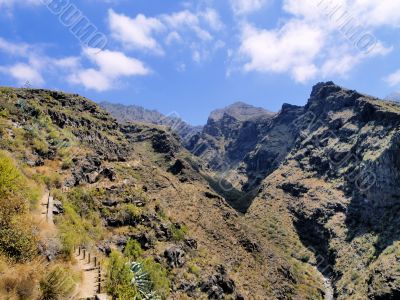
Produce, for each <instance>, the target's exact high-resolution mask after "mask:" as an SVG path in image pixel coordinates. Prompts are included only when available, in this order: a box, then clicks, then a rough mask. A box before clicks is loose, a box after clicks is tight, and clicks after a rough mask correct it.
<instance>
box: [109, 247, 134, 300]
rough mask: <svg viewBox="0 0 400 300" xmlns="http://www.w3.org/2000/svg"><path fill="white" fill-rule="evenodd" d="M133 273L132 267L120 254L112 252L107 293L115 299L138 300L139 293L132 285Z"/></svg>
mask: <svg viewBox="0 0 400 300" xmlns="http://www.w3.org/2000/svg"><path fill="white" fill-rule="evenodd" d="M132 279H133V273H132V271H131V270H130V265H129V262H128V260H127V259H125V258H124V257H123V256H122V255H121V254H120V253H118V252H115V251H113V252H111V254H110V260H109V265H108V270H107V292H108V293H109V294H110V295H111V296H112V297H113V299H121V300H130V299H137V296H138V292H137V290H136V288H135V286H134V285H132V284H131V282H132Z"/></svg>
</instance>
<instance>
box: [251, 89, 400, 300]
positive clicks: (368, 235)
mask: <svg viewBox="0 0 400 300" xmlns="http://www.w3.org/2000/svg"><path fill="white" fill-rule="evenodd" d="M293 125H294V127H295V128H296V130H297V133H296V132H294V133H295V135H294V137H295V138H294V142H293V143H292V147H291V149H290V150H289V151H288V152H287V155H286V156H285V158H284V160H283V161H282V162H283V163H281V164H280V165H279V166H278V167H277V168H276V169H275V171H274V172H273V173H272V174H270V175H269V176H267V177H266V178H264V179H263V181H262V183H261V187H262V188H261V192H260V194H259V195H258V197H257V199H256V200H255V202H254V203H253V205H252V206H251V207H250V209H249V218H251V217H252V216H253V217H255V216H257V217H258V218H259V217H260V215H263V214H264V215H265V216H267V215H269V214H270V213H269V212H267V211H266V210H267V208H266V207H267V206H268V207H269V208H270V206H269V205H266V202H265V199H268V201H274V202H277V203H280V204H281V205H282V206H283V207H285V208H287V209H288V210H289V215H290V217H291V218H292V222H293V225H294V227H295V229H296V231H297V234H298V236H299V237H300V240H301V241H302V243H303V244H304V245H306V246H307V247H308V248H309V249H312V251H313V252H314V254H315V255H316V256H317V257H318V258H317V262H316V263H318V265H319V267H320V269H321V270H324V272H326V273H327V274H328V275H329V276H331V277H332V278H333V284H334V287H335V290H336V293H337V296H338V299H350V298H352V297H353V298H355V299H357V298H360V299H367V298H370V299H394V298H395V297H396V295H397V293H398V290H399V288H400V285H399V284H398V283H394V282H400V277H399V276H400V274H398V272H396V271H395V267H393V266H394V265H396V264H397V265H398V261H397V263H395V262H394V260H393V259H394V257H393V255H392V254H388V253H387V252H385V250H386V251H388V250H387V249H390V248H389V247H391V245H393V241H397V240H398V239H399V238H400V232H399V230H398V228H399V225H400V218H399V215H398V210H397V207H398V199H399V195H400V187H399V185H398V182H399V179H400V178H399V176H400V171H399V169H400V168H399V166H400V165H399V160H398V153H400V152H399V149H400V143H399V142H400V137H399V133H398V132H399V129H400V106H398V105H397V104H395V103H391V102H385V101H381V100H378V99H375V98H372V97H369V96H365V95H362V94H360V93H357V92H356V91H351V90H346V89H343V88H341V87H339V86H337V85H335V84H333V83H332V82H327V83H320V84H317V85H316V86H315V87H314V88H313V91H312V93H311V96H310V99H309V101H308V103H307V105H306V106H305V107H304V109H303V112H302V113H301V114H300V115H299V116H298V118H297V119H296V120H294V122H293ZM278 213H281V212H278V211H276V212H275V214H278ZM394 247H396V246H394ZM389 253H390V252H389ZM387 261H392V263H391V264H390V263H387ZM383 265H384V266H385V267H382V266H383Z"/></svg>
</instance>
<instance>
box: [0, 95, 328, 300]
mask: <svg viewBox="0 0 400 300" xmlns="http://www.w3.org/2000/svg"><path fill="white" fill-rule="evenodd" d="M0 97H1V102H0V103H1V110H0V111H1V114H0V115H1V137H2V138H1V149H2V151H3V152H2V156H3V158H2V161H4V162H5V163H6V165H7V166H8V168H11V169H12V170H15V172H19V173H20V174H21V178H22V179H23V180H22V179H21V180H22V183H20V184H22V186H24V188H25V187H26V189H27V193H28V192H29V193H28V194H29V197H28V196H24V195H25V193H24V194H22V195H21V194H20V190H21V189H20V188H13V189H10V190H8V192H9V193H11V194H12V195H13V197H14V198H15V199H18V201H20V202H21V203H23V204H24V205H26V210H24V211H21V210H18V214H17V215H16V216H15V217H12V218H11V219H10V220H8V219H5V214H3V215H2V220H1V221H2V222H3V223H4V222H6V221H7V220H8V221H7V226H6V227H4V229H3V228H2V235H0V237H1V238H2V239H1V241H0V252H1V266H2V267H1V269H0V282H1V283H2V284H1V286H0V289H1V294H2V295H5V297H6V299H22V298H24V299H26V298H27V297H28V299H29V298H30V299H38V298H41V297H44V295H45V294H46V293H59V294H60V295H67V294H69V293H72V291H73V290H75V289H76V288H78V287H79V282H80V280H81V279H80V278H81V275H80V274H79V273H77V271H76V266H77V265H76V260H75V258H74V255H73V253H74V248H76V247H79V246H81V247H85V248H86V249H89V250H90V251H91V252H92V253H97V254H96V255H97V256H98V257H100V258H101V259H100V260H101V261H102V265H103V267H104V270H105V272H106V282H105V284H106V285H105V286H103V292H107V293H109V294H110V295H113V296H114V297H116V298H119V299H124V297H131V296H133V295H134V294H135V293H136V295H138V294H137V291H136V290H135V289H134V288H133V287H132V286H131V284H130V279H129V278H130V276H131V275H129V274H130V273H129V271H128V270H126V269H125V268H126V267H124V266H127V265H126V264H125V263H124V262H127V261H131V262H132V261H136V262H139V263H141V264H142V268H143V269H144V271H145V272H146V274H148V275H147V276H149V282H150V287H149V288H151V289H152V290H153V292H154V293H155V294H157V295H158V296H160V297H161V298H163V299H186V298H191V299H206V298H209V299H223V298H224V299H243V298H244V299H251V298H252V297H254V298H256V299H263V298H271V299H273V298H277V299H289V298H291V297H295V296H297V297H301V298H304V297H306V296H307V295H314V296H312V297H314V298H315V299H318V298H319V299H322V295H323V293H324V291H323V286H322V285H321V283H320V278H319V277H318V273H317V272H316V271H315V270H313V268H312V267H311V266H310V265H304V266H301V265H299V264H298V263H296V261H295V260H293V258H291V257H290V256H287V255H286V254H284V253H282V251H281V250H280V249H279V248H277V247H276V246H275V245H272V244H270V243H265V244H261V243H260V242H259V241H261V239H262V237H261V236H260V235H259V233H258V229H257V228H253V227H251V226H249V225H248V224H247V221H246V219H245V218H244V217H243V216H242V215H240V214H238V213H237V212H236V211H235V210H233V209H232V208H230V207H229V205H228V204H227V203H226V202H225V200H224V199H223V198H221V197H220V196H218V194H217V193H216V192H214V191H213V189H212V187H211V186H210V184H209V182H208V181H207V180H206V179H208V180H209V179H210V176H211V175H210V174H213V173H212V171H211V170H207V169H206V168H204V167H203V166H202V162H201V161H198V159H197V158H195V157H193V156H192V155H191V154H190V153H189V152H187V151H186V150H185V149H184V148H183V147H182V146H181V145H180V143H179V140H178V138H177V137H176V135H175V134H173V133H171V132H168V131H166V129H165V128H163V127H157V126H150V125H144V124H138V123H129V124H125V125H119V124H118V123H117V122H116V120H115V119H114V118H112V117H111V116H110V115H109V114H107V113H106V112H105V111H103V110H102V109H100V108H99V107H98V106H97V105H96V104H95V103H93V102H91V101H89V100H87V99H85V98H82V97H80V96H78V95H71V94H64V93H60V92H53V91H47V90H28V89H11V88H2V89H1V94H0ZM28 183H29V185H28ZM30 186H32V191H31V192H30V188H29V187H30ZM45 190H50V193H51V194H52V195H53V196H54V197H55V199H56V200H57V201H59V204H58V207H59V210H58V212H57V215H56V216H55V225H56V232H55V233H54V234H55V235H51V236H49V235H46V234H44V233H45V232H46V229H45V225H44V224H43V223H41V222H39V221H35V220H34V218H35V216H36V215H38V213H37V211H40V209H41V208H40V207H39V201H38V200H37V199H38V198H40V195H41V194H42V193H43V191H45ZM34 191H36V192H34ZM7 199H9V198H8V196H5V195H3V196H2V197H1V207H2V211H4V212H6V211H8V210H13V208H12V207H10V205H11V203H10V202H9V201H8V200H7ZM30 199H32V200H30ZM35 199H36V200H35ZM21 218H23V219H25V220H30V219H31V218H32V222H34V223H33V224H36V225H27V227H23V228H24V229H23V230H22V231H21V229H19V228H20V227H18V226H24V224H25V222H21V221H20V220H21ZM35 222H36V223H35ZM4 224H5V223H4ZM19 224H20V225H19ZM32 228H33V229H34V230H31V229H32ZM15 230H19V232H21V233H20V234H24V236H25V235H26V236H27V237H26V238H24V239H25V240H26V241H27V244H26V245H25V244H23V245H19V244H17V243H16V241H14V240H11V241H10V240H9V239H10V232H12V231H15ZM14 243H16V244H14ZM41 258H46V259H47V260H48V262H47V263H44V264H43V263H40V267H38V265H37V263H35V261H39V262H40V261H42V259H41ZM293 265H296V269H295V270H292V269H291V266H293ZM59 269H60V270H62V274H63V276H62V277H61V279H64V277H65V276H67V277H68V278H69V280H68V282H69V285H68V286H64V285H60V286H61V287H60V288H58V285H56V286H57V290H56V291H55V290H54V289H52V287H51V286H50V287H49V286H48V285H45V282H48V280H49V278H52V280H56V279H57V280H60V279H59V278H58V277H56V279H54V278H53V276H54V274H59V272H58V270H59ZM54 272H56V273H54ZM62 282H64V280H62ZM28 283H29V285H28ZM27 285H28V287H27ZM28 294H29V295H28ZM129 295H131V296H129Z"/></svg>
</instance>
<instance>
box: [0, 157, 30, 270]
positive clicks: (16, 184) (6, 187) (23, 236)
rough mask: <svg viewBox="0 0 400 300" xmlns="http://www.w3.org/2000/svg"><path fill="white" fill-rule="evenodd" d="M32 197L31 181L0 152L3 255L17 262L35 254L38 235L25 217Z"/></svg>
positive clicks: (0, 209)
mask: <svg viewBox="0 0 400 300" xmlns="http://www.w3.org/2000/svg"><path fill="white" fill-rule="evenodd" d="M32 197H33V196H32V193H31V190H30V188H29V186H28V180H27V179H26V178H25V177H24V176H23V174H22V173H21V172H20V171H19V170H18V168H17V167H16V166H15V164H14V162H13V160H12V159H11V158H10V157H9V156H8V155H7V154H6V153H5V152H0V254H4V255H5V256H7V257H8V258H11V259H12V260H15V261H21V262H23V261H27V260H30V259H31V258H33V257H34V256H35V255H36V236H35V235H34V233H33V225H32V224H31V222H30V221H29V219H27V218H26V214H27V212H28V210H29V201H28V200H30V198H32Z"/></svg>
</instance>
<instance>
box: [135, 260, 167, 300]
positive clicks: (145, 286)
mask: <svg viewBox="0 0 400 300" xmlns="http://www.w3.org/2000/svg"><path fill="white" fill-rule="evenodd" d="M131 271H132V273H133V278H132V281H131V283H132V285H133V286H134V287H135V288H136V290H137V291H138V292H139V294H140V295H138V296H136V297H135V300H140V299H146V300H161V297H160V296H158V295H157V293H156V292H155V291H154V290H153V283H152V282H151V281H150V279H149V275H148V274H147V273H146V272H145V271H144V270H143V266H142V264H141V263H138V262H133V263H132V264H131Z"/></svg>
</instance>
